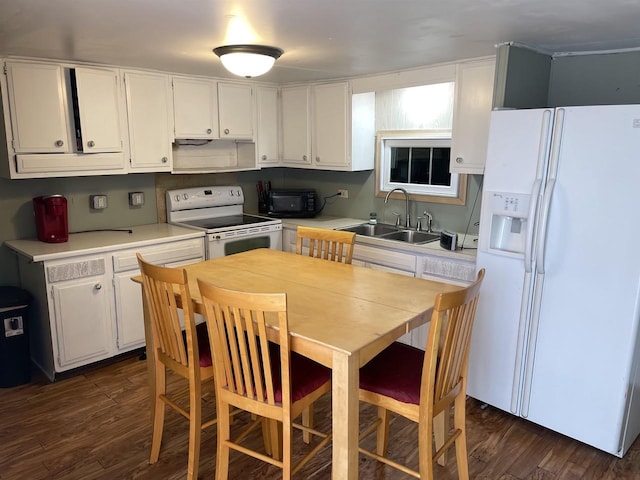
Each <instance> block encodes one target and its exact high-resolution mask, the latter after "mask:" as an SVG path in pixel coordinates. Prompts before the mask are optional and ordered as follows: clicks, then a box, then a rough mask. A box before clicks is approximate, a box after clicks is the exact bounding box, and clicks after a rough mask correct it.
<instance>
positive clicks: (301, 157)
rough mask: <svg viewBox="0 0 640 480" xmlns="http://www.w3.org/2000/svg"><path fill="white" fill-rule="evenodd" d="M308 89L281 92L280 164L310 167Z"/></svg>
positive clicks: (295, 88) (285, 89) (292, 89)
mask: <svg viewBox="0 0 640 480" xmlns="http://www.w3.org/2000/svg"><path fill="white" fill-rule="evenodd" d="M309 100H310V99H309V87H289V88H286V87H285V88H283V89H282V91H281V105H282V110H281V112H282V162H283V163H285V164H288V165H295V166H304V165H311V138H310V128H309Z"/></svg>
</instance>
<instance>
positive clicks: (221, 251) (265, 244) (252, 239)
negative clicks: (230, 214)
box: [205, 225, 282, 260]
mask: <svg viewBox="0 0 640 480" xmlns="http://www.w3.org/2000/svg"><path fill="white" fill-rule="evenodd" d="M277 227H278V228H277V229H276V230H272V229H269V230H268V231H255V230H256V229H249V230H250V231H249V232H247V231H244V230H236V231H233V232H222V233H209V234H207V242H206V245H205V247H206V248H205V250H206V252H205V253H206V256H207V260H208V259H210V258H219V257H225V256H227V255H233V254H234V253H240V252H246V251H247V250H254V249H256V248H270V249H272V250H282V227H281V225H277Z"/></svg>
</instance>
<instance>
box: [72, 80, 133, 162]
mask: <svg viewBox="0 0 640 480" xmlns="http://www.w3.org/2000/svg"><path fill="white" fill-rule="evenodd" d="M75 75H76V89H77V94H78V112H79V114H80V129H81V131H82V151H83V152H84V153H108V152H121V151H122V133H121V130H120V126H121V123H120V88H119V83H118V72H116V71H115V70H97V69H92V68H76V69H75ZM77 128H78V126H77V125H76V129H77Z"/></svg>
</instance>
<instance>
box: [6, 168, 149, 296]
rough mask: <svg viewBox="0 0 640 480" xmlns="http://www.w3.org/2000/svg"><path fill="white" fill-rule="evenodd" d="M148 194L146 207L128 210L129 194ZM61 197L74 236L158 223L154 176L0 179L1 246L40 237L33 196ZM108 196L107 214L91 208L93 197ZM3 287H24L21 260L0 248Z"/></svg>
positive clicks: (129, 208)
mask: <svg viewBox="0 0 640 480" xmlns="http://www.w3.org/2000/svg"><path fill="white" fill-rule="evenodd" d="M137 191H141V192H144V194H145V204H144V205H142V206H140V207H130V206H129V196H128V193H129V192H137ZM51 194H62V195H64V196H65V197H67V202H68V212H69V231H71V232H76V231H80V230H89V229H100V228H118V227H126V226H131V225H144V224H149V223H156V222H157V213H156V195H155V181H154V175H153V174H144V175H141V174H137V175H133V174H132V175H115V176H104V177H74V178H47V179H33V180H6V179H3V178H2V179H0V225H2V229H0V244H2V243H3V242H4V241H5V240H13V239H18V238H35V236H36V225H35V220H34V214H33V203H32V199H33V197H37V196H39V195H51ZM93 194H105V195H107V196H108V197H107V202H108V207H107V208H106V209H104V210H91V209H90V208H89V195H93ZM0 285H16V286H18V285H19V278H18V262H17V258H16V256H15V255H14V254H13V253H12V251H11V250H10V249H9V248H7V247H6V246H5V245H2V246H1V247H0Z"/></svg>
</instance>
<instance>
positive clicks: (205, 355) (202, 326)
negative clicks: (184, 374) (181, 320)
mask: <svg viewBox="0 0 640 480" xmlns="http://www.w3.org/2000/svg"><path fill="white" fill-rule="evenodd" d="M196 335H197V337H198V354H199V355H200V358H199V360H198V364H199V365H200V366H201V367H210V366H211V365H213V358H212V356H211V346H210V345H209V331H208V330H207V324H206V323H199V324H198V325H196ZM182 338H183V339H184V345H185V348H186V346H187V335H186V333H185V332H184V330H183V331H182Z"/></svg>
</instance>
